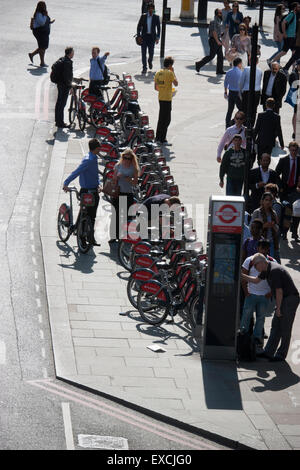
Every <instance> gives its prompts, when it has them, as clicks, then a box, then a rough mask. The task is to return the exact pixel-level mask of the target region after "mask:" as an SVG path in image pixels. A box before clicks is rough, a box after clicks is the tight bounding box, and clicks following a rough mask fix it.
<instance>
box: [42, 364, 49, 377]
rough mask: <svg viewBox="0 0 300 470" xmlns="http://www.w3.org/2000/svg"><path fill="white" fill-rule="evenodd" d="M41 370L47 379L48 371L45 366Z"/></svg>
mask: <svg viewBox="0 0 300 470" xmlns="http://www.w3.org/2000/svg"><path fill="white" fill-rule="evenodd" d="M42 372H43V377H44V379H48V373H47V369H45V367H43V369H42Z"/></svg>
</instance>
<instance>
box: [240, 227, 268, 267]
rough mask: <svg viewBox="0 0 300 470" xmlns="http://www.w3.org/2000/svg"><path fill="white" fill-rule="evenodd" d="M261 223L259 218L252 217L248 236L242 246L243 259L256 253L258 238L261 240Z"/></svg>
mask: <svg viewBox="0 0 300 470" xmlns="http://www.w3.org/2000/svg"><path fill="white" fill-rule="evenodd" d="M262 232H263V223H262V221H261V220H260V219H253V220H252V221H251V222H250V237H248V238H246V240H245V241H244V242H243V246H242V259H243V261H244V260H245V259H246V258H248V257H249V256H253V255H255V253H257V246H258V242H259V241H260V240H263V239H264V238H263V236H262Z"/></svg>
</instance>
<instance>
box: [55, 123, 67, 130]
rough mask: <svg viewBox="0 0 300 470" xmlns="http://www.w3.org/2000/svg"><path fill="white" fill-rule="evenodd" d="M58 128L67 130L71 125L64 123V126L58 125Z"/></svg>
mask: <svg viewBox="0 0 300 470" xmlns="http://www.w3.org/2000/svg"><path fill="white" fill-rule="evenodd" d="M56 127H59V128H61V129H65V128H68V127H70V126H69V124H66V123H65V122H63V123H62V124H56Z"/></svg>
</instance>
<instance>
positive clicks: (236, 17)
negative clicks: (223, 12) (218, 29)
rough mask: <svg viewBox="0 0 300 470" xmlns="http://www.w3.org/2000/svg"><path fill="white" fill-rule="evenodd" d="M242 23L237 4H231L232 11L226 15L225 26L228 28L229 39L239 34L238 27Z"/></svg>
mask: <svg viewBox="0 0 300 470" xmlns="http://www.w3.org/2000/svg"><path fill="white" fill-rule="evenodd" d="M242 22H243V14H242V13H241V12H240V11H239V4H238V2H233V4H232V11H230V12H229V13H228V15H227V19H226V24H227V26H228V28H229V37H230V39H232V38H233V36H234V35H235V34H238V33H239V25H240V24H241V23H242Z"/></svg>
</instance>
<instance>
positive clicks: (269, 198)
mask: <svg viewBox="0 0 300 470" xmlns="http://www.w3.org/2000/svg"><path fill="white" fill-rule="evenodd" d="M272 206H273V195H272V193H264V194H263V195H262V198H261V201H260V207H259V208H258V209H255V211H253V214H252V218H251V220H254V219H260V220H262V222H263V233H262V234H263V237H264V238H265V239H268V240H269V242H270V256H272V257H273V258H275V259H276V261H277V262H278V263H280V255H279V240H278V230H279V223H278V218H277V215H276V212H275V211H274V209H273V207H272Z"/></svg>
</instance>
